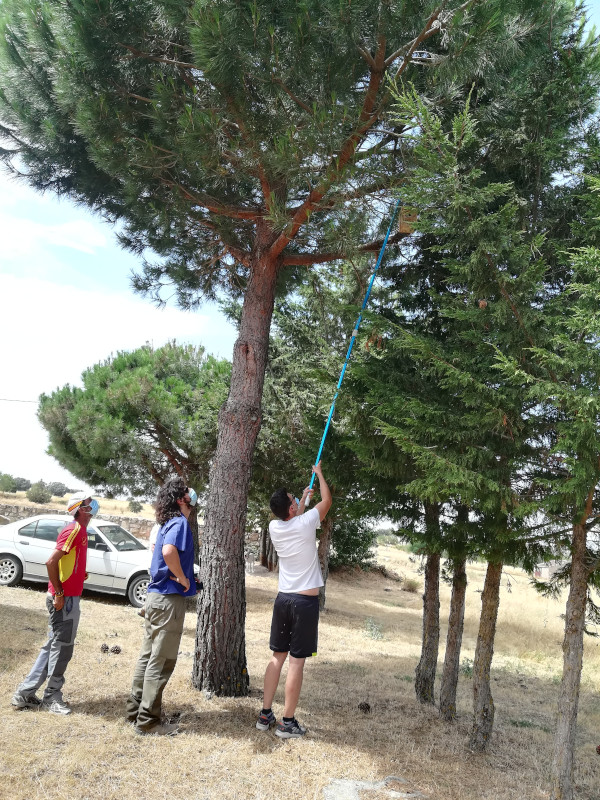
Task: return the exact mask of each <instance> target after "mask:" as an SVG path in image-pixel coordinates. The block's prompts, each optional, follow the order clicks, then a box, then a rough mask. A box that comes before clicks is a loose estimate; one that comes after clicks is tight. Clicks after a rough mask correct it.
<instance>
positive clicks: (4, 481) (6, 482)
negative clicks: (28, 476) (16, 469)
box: [0, 472, 17, 494]
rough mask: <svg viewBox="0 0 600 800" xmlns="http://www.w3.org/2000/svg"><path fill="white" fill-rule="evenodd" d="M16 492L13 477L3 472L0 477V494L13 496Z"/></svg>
mask: <svg viewBox="0 0 600 800" xmlns="http://www.w3.org/2000/svg"><path fill="white" fill-rule="evenodd" d="M16 491H17V483H16V481H15V479H14V478H13V476H12V475H9V474H8V473H6V472H3V473H2V475H0V492H10V494H15V492H16Z"/></svg>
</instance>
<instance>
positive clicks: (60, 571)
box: [12, 492, 98, 714]
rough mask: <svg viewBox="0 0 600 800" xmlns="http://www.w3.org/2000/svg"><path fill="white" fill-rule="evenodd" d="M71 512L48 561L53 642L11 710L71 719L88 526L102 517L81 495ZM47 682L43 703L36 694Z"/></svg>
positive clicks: (50, 636) (42, 652)
mask: <svg viewBox="0 0 600 800" xmlns="http://www.w3.org/2000/svg"><path fill="white" fill-rule="evenodd" d="M68 511H69V513H70V514H73V517H74V519H73V522H71V523H70V524H69V525H67V526H66V527H65V528H63V529H62V531H61V532H60V533H59V534H58V538H57V540H56V548H55V549H54V550H53V551H52V554H51V556H50V558H49V559H48V561H46V569H47V570H48V578H49V579H50V580H49V583H48V595H47V597H46V607H47V609H48V613H49V614H50V620H49V625H48V641H47V642H46V644H45V645H44V646H43V647H42V649H41V650H40V653H39V655H38V657H37V659H36V662H35V664H34V665H33V667H32V669H31V672H30V673H29V675H28V676H27V677H26V678H25V680H24V681H23V682H22V683H21V684H20V685H19V686H18V688H17V691H16V692H15V694H14V695H13V699H12V705H13V706H15V708H17V709H24V708H33V709H44V710H46V711H51V712H53V713H54V714H70V713H71V707H70V706H69V704H68V703H66V702H65V701H64V700H63V696H62V687H63V684H64V682H65V677H64V676H65V670H66V668H67V665H68V663H69V661H70V660H71V657H72V655H73V648H74V645H75V635H76V633H77V626H78V625H79V615H80V611H79V600H80V598H81V593H82V592H83V582H84V580H85V579H86V578H87V573H86V571H85V565H86V560H87V541H88V540H87V526H88V524H89V522H90V520H91V518H92V516H93V515H94V514H95V513H96V512H97V511H98V503H97V501H96V500H92V498H91V497H89V496H88V495H87V494H86V493H85V492H77V493H76V494H74V495H73V496H72V497H71V499H70V500H69V505H68ZM46 679H48V683H47V684H46V688H45V690H44V696H43V698H42V699H41V700H40V698H39V697H37V695H36V693H35V692H36V690H37V689H39V688H40V686H41V685H42V684H43V683H44V681H45V680H46Z"/></svg>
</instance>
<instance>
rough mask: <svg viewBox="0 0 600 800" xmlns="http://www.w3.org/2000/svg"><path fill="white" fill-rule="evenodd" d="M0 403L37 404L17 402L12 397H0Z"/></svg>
mask: <svg viewBox="0 0 600 800" xmlns="http://www.w3.org/2000/svg"><path fill="white" fill-rule="evenodd" d="M0 403H37V400H17V399H16V398H14V397H0Z"/></svg>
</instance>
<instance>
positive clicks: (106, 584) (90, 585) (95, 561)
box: [84, 526, 118, 590]
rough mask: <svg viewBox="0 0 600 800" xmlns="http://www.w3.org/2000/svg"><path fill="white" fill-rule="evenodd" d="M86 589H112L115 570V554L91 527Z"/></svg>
mask: <svg viewBox="0 0 600 800" xmlns="http://www.w3.org/2000/svg"><path fill="white" fill-rule="evenodd" d="M87 533H88V551H87V565H86V571H87V574H88V579H87V581H86V582H85V584H84V585H85V587H86V589H98V590H103V589H104V590H106V589H112V586H113V583H114V575H115V570H116V568H117V558H118V556H117V552H116V550H115V549H114V548H113V546H112V545H111V544H110V543H109V542H108V541H107V540H106V538H105V537H104V536H102V534H101V533H100V531H98V529H97V528H94V527H93V526H89V527H88V532H87Z"/></svg>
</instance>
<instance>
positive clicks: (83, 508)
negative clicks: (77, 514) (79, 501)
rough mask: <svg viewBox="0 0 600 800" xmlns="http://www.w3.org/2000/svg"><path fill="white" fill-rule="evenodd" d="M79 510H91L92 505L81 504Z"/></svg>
mask: <svg viewBox="0 0 600 800" xmlns="http://www.w3.org/2000/svg"><path fill="white" fill-rule="evenodd" d="M79 510H80V511H91V510H92V507H91V506H84V505H81V506H79Z"/></svg>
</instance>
